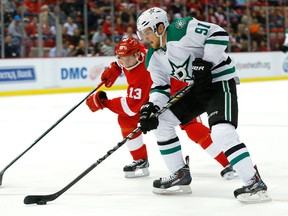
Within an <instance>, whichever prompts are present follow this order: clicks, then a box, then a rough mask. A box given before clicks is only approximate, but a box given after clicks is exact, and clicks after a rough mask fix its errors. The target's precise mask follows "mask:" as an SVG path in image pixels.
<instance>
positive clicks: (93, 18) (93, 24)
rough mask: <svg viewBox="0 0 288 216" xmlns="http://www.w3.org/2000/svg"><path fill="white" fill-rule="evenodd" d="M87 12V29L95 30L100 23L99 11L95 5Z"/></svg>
mask: <svg viewBox="0 0 288 216" xmlns="http://www.w3.org/2000/svg"><path fill="white" fill-rule="evenodd" d="M90 10H91V11H89V12H88V29H89V30H91V29H97V28H98V26H99V25H100V23H101V21H102V15H101V11H100V9H99V8H98V7H96V5H94V6H93V7H91V8H90Z"/></svg>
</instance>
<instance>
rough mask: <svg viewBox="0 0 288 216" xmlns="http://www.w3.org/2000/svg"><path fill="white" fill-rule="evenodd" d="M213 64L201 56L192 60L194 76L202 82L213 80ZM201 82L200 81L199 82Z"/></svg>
mask: <svg viewBox="0 0 288 216" xmlns="http://www.w3.org/2000/svg"><path fill="white" fill-rule="evenodd" d="M212 66H213V64H212V63H211V62H208V61H204V60H203V59H201V58H196V59H195V60H194V61H193V62H192V70H193V78H194V80H195V81H196V83H197V81H200V82H206V83H207V82H212V76H211V68H212ZM198 84H199V83H198Z"/></svg>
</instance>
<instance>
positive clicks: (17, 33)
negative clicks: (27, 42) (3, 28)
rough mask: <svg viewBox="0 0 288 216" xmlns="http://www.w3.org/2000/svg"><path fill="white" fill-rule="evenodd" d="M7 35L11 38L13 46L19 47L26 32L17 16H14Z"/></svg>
mask: <svg viewBox="0 0 288 216" xmlns="http://www.w3.org/2000/svg"><path fill="white" fill-rule="evenodd" d="M8 34H9V35H11V36H12V43H13V45H15V46H17V47H19V49H20V46H21V43H22V42H23V41H24V39H25V38H26V31H25V29H24V26H23V25H22V23H21V18H20V16H19V15H15V16H14V20H13V21H12V22H11V23H10V24H9V26H8Z"/></svg>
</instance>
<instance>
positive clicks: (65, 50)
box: [49, 40, 70, 57]
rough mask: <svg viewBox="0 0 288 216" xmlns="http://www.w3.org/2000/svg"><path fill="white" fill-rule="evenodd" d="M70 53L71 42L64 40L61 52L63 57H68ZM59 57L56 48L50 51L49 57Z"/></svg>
mask: <svg viewBox="0 0 288 216" xmlns="http://www.w3.org/2000/svg"><path fill="white" fill-rule="evenodd" d="M69 52H70V47H69V42H68V41H67V40H63V42H62V50H61V51H60V53H61V57H67V56H68V54H69ZM56 56H57V47H56V46H54V47H53V48H52V49H51V50H50V51H49V57H56Z"/></svg>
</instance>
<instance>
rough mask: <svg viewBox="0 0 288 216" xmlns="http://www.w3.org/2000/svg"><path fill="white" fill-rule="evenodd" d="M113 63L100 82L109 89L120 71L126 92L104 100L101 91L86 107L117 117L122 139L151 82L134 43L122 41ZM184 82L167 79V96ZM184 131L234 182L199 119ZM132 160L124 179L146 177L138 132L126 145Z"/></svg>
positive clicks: (134, 124) (139, 48) (142, 50)
mask: <svg viewBox="0 0 288 216" xmlns="http://www.w3.org/2000/svg"><path fill="white" fill-rule="evenodd" d="M115 52H116V56H117V58H118V61H117V62H112V63H111V64H110V67H109V68H107V69H106V70H105V71H104V72H103V74H102V76H101V80H102V81H105V86H106V87H108V88H109V87H111V86H112V85H113V84H114V82H115V81H116V79H117V78H118V77H119V76H120V74H121V73H122V71H123V72H124V73H125V75H126V79H127V83H128V88H127V95H126V97H118V98H114V99H108V98H107V95H106V93H105V92H103V91H98V92H97V93H95V94H93V95H91V96H90V97H89V98H88V99H87V101H86V104H87V105H88V107H89V108H90V109H91V111H92V112H95V111H97V110H99V109H103V108H105V107H106V108H108V109H110V110H111V111H112V112H115V113H116V114H118V123H119V126H120V128H121V132H122V136H123V137H126V136H127V135H128V134H129V133H131V132H132V131H133V130H134V129H135V128H136V127H137V124H138V121H139V118H140V113H139V111H140V108H141V106H142V105H143V104H144V103H146V102H147V101H148V97H149V93H150V90H151V85H152V81H151V78H150V74H149V72H148V71H147V70H146V68H145V64H144V60H145V54H146V50H145V48H144V46H143V45H142V44H140V43H139V42H138V41H137V40H136V39H134V38H129V39H122V40H121V41H120V42H119V44H118V45H117V47H116V49H115ZM185 85H186V84H185V83H184V82H180V81H177V80H175V79H171V95H173V94H174V93H176V92H177V91H178V90H180V89H181V88H183V87H184V86H185ZM180 127H181V128H182V129H183V130H185V131H186V133H187V135H188V137H189V138H190V139H191V140H192V141H194V142H195V143H198V144H199V145H200V146H201V147H202V148H203V149H204V150H205V151H206V152H207V153H208V154H209V155H210V156H211V157H212V158H214V159H215V160H216V161H218V162H219V163H220V164H221V165H222V166H223V167H224V170H223V171H222V172H221V176H222V177H223V178H226V179H231V178H234V170H233V168H232V167H231V166H230V165H229V162H228V160H227V158H226V156H225V155H224V154H223V152H222V151H221V150H220V148H219V147H217V146H215V145H213V143H212V140H211V137H210V130H209V129H208V128H207V127H206V126H204V125H203V124H202V123H201V120H200V118H195V119H193V120H192V121H191V122H190V123H188V124H186V125H185V126H180ZM126 144H127V147H128V149H129V151H130V153H131V156H132V158H133V162H132V163H131V164H129V165H127V166H125V167H124V169H123V171H124V173H125V177H126V178H134V177H143V176H148V175H149V169H148V167H149V162H148V155H147V150H146V145H145V144H144V143H143V138H142V132H139V133H138V134H136V135H135V136H134V137H133V138H132V139H131V140H129V141H127V142H126Z"/></svg>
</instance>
